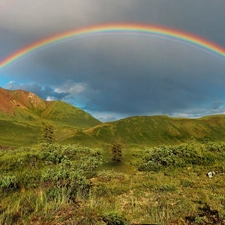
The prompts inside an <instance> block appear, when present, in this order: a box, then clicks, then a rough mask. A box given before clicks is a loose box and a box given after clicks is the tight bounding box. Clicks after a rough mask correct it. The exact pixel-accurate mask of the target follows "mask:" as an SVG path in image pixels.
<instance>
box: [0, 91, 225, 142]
mask: <svg viewBox="0 0 225 225" xmlns="http://www.w3.org/2000/svg"><path fill="white" fill-rule="evenodd" d="M0 115H1V119H0V127H1V128H0V145H14V144H15V143H16V144H18V145H20V144H21V145H22V144H23V143H25V144H35V143H37V142H38V140H39V139H40V137H41V132H42V128H43V126H44V124H45V123H51V124H52V125H53V127H54V129H55V133H56V139H57V140H58V142H60V143H82V144H90V145H96V146H97V145H104V144H105V143H113V142H121V143H124V144H126V145H133V146H135V145H139V146H140V145H142V146H146V145H161V144H167V145H171V144H180V143H183V142H187V141H190V140H191V139H193V138H194V139H196V140H198V141H204V140H212V141H214V140H215V141H223V139H224V136H225V115H211V116H204V117H201V118H179V117H175V118H174V117H169V116H167V115H155V116H133V117H128V118H124V119H120V120H117V121H113V122H105V123H102V122H100V121H98V120H97V119H95V118H94V117H92V116H91V115H90V114H88V113H86V112H84V111H83V110H81V109H79V108H77V107H74V106H72V105H70V104H68V103H65V102H63V101H45V100H43V99H41V98H40V97H38V96H37V95H35V94H33V93H31V92H26V91H24V90H15V91H9V90H5V89H3V88H0ZM16 144H15V145H16Z"/></svg>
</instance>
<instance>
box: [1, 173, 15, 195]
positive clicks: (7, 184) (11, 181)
mask: <svg viewBox="0 0 225 225" xmlns="http://www.w3.org/2000/svg"><path fill="white" fill-rule="evenodd" d="M18 188H19V183H18V180H17V177H16V176H9V175H5V176H1V177H0V190H2V191H10V190H16V189H18Z"/></svg>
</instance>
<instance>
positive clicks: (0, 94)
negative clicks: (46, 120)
mask: <svg viewBox="0 0 225 225" xmlns="http://www.w3.org/2000/svg"><path fill="white" fill-rule="evenodd" d="M46 108H47V102H46V101H44V100H43V99H41V98H39V97H38V96H37V95H35V94H33V93H31V92H27V91H23V90H16V91H9V90H6V89H3V88H0V111H1V112H3V113H5V114H10V115H14V114H15V112H16V111H17V109H24V110H29V109H36V110H38V111H43V110H45V109H46Z"/></svg>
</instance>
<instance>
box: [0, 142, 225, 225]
mask: <svg viewBox="0 0 225 225" xmlns="http://www.w3.org/2000/svg"><path fill="white" fill-rule="evenodd" d="M110 149H111V146H110V145H105V147H104V149H90V148H87V147H83V146H80V145H57V144H53V143H52V144H46V143H45V144H40V145H38V146H36V147H29V148H19V149H12V150H10V149H6V150H1V151H0V171H1V174H0V199H1V201H0V224H7V225H8V224H79V225H82V224H108V225H110V224H184V225H185V224H193V225H195V224H225V195H224V188H225V174H224V172H225V145H224V144H221V143H216V142H215V143H214V142H209V141H205V142H204V143H197V142H195V141H194V140H193V141H190V142H189V143H186V144H182V145H178V146H159V147H154V148H146V149H144V148H143V149H140V148H139V149H130V148H126V147H125V146H123V145H121V149H120V155H119V156H120V157H119V160H114V161H113V159H114V158H115V155H110ZM117 159H118V158H117ZM209 171H212V172H214V173H213V175H214V176H213V177H211V178H209V177H207V176H206V174H207V173H208V172H209Z"/></svg>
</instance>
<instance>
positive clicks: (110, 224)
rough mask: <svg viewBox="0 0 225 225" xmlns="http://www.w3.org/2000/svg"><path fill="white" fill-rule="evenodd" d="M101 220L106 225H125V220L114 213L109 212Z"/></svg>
mask: <svg viewBox="0 0 225 225" xmlns="http://www.w3.org/2000/svg"><path fill="white" fill-rule="evenodd" d="M102 220H103V221H104V222H105V223H106V224H107V225H125V224H127V220H126V219H125V218H124V217H123V216H122V215H120V214H118V213H116V212H109V213H106V214H104V215H103V217H102Z"/></svg>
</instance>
